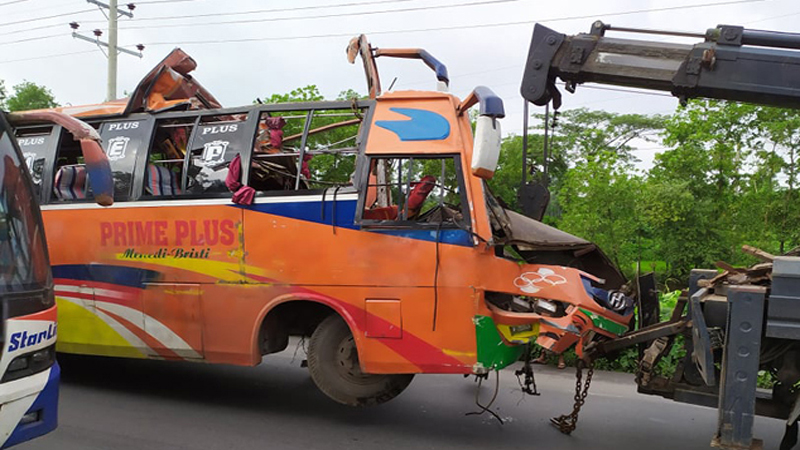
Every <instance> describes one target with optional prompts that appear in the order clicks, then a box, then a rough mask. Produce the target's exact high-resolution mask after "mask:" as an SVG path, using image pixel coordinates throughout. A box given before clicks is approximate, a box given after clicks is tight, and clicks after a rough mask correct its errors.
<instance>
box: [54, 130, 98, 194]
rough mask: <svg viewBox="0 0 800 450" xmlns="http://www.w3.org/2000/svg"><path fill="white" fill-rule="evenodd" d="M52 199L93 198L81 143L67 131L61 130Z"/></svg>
mask: <svg viewBox="0 0 800 450" xmlns="http://www.w3.org/2000/svg"><path fill="white" fill-rule="evenodd" d="M56 155H57V156H56V164H55V172H54V173H55V175H54V178H53V194H52V196H51V198H52V199H54V200H56V201H80V200H86V199H91V198H93V195H92V191H91V186H90V185H89V177H88V174H87V170H86V165H85V164H84V161H83V152H82V151H81V144H80V142H78V141H76V140H75V139H74V138H73V136H72V134H71V133H69V132H68V131H67V130H64V129H62V130H61V136H60V138H59V141H58V150H57V153H56Z"/></svg>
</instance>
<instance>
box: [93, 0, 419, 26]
mask: <svg viewBox="0 0 800 450" xmlns="http://www.w3.org/2000/svg"><path fill="white" fill-rule="evenodd" d="M173 1H193V0H173ZM411 1H415V0H381V1H366V2H354V3H340V4H335V5H322V6H319V5H317V6H299V7H296V8H273V9H254V10H250V11H236V12H230V13H219V14H215V13H209V14H192V15H181V16H164V17H145V18H141V19H136V21H137V22H143V21H153V20H181V19H192V18H198V17H222V16H240V15H248V14H264V13H275V12H291V11H305V10H309V9H328V8H346V7H352V6H367V5H381V4H386V3H403V2H411ZM85 23H105V21H101V20H90V21H86V22H85Z"/></svg>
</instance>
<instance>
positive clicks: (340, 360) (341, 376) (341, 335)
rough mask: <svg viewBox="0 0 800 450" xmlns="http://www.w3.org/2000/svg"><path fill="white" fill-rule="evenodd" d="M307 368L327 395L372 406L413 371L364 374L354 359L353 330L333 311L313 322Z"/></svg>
mask: <svg viewBox="0 0 800 450" xmlns="http://www.w3.org/2000/svg"><path fill="white" fill-rule="evenodd" d="M308 369H309V372H311V379H312V380H314V384H316V385H317V387H318V388H319V389H320V390H321V391H322V392H323V393H324V394H325V395H327V396H328V397H330V398H331V399H332V400H335V401H337V402H339V403H342V404H344V405H349V406H372V405H378V404H381V403H384V402H387V401H389V400H391V399H393V398H395V397H397V396H398V395H399V394H400V393H401V392H403V390H404V389H405V388H406V387H408V385H409V383H411V380H412V379H413V378H414V375H413V374H397V375H384V374H381V375H376V374H365V373H363V372H362V371H361V366H360V365H359V362H358V350H357V349H356V343H355V340H354V339H353V333H351V332H350V328H349V327H348V326H347V323H345V321H344V320H342V318H341V317H339V316H338V315H336V314H333V315H331V316H328V317H327V318H326V319H325V320H323V321H322V323H320V324H319V326H317V328H316V330H314V333H313V334H312V335H311V341H310V342H309V345H308Z"/></svg>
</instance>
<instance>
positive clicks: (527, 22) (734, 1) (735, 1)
mask: <svg viewBox="0 0 800 450" xmlns="http://www.w3.org/2000/svg"><path fill="white" fill-rule="evenodd" d="M768 1H771V0H731V1H724V2H713V3H702V4H698V5H682V6H669V7H663V8H651V9H638V10H631V11H620V12H612V13H604V14H603V13H599V14H597V13H596V14H591V15H579V16H568V17H556V18H550V19H541V20H523V21H514V22H496V23H489V24H470V25H455V26H450V27H431V28H419V29H409V30H375V31H369V32H366V33H364V34H370V35H382V34H398V33H419V32H428V31H449V30H460V29H464V28H470V29H478V28H493V27H503V26H516V25H530V24H533V23H536V22H541V23H547V22H562V21H569V20H579V19H587V18H595V17H598V16H607V17H611V16H625V15H631V14H643V13H652V12H664V11H674V10H681V9H696V8H707V7H715V6H727V5H734V4H743V3H755V2H768ZM352 35H353V33H352V32H349V33H331V34H317V35H306V36H280V37H277V36H276V37H260V38H238V39H207V40H196V41H164V42H145V45H148V46H158V45H189V44H225V43H243V42H262V41H291V40H299V39H321V38H333V37H343V36H352ZM130 46H131V45H123V47H130Z"/></svg>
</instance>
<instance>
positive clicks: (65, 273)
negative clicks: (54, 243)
mask: <svg viewBox="0 0 800 450" xmlns="http://www.w3.org/2000/svg"><path fill="white" fill-rule="evenodd" d="M160 276H161V274H160V273H158V272H156V271H154V270H147V269H139V268H136V267H124V266H111V265H106V264H62V265H57V266H53V278H64V279H68V280H86V281H102V282H104V283H112V284H117V285H121V286H128V287H133V288H139V289H144V285H145V283H149V282H153V281H158V280H159V278H160Z"/></svg>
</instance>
